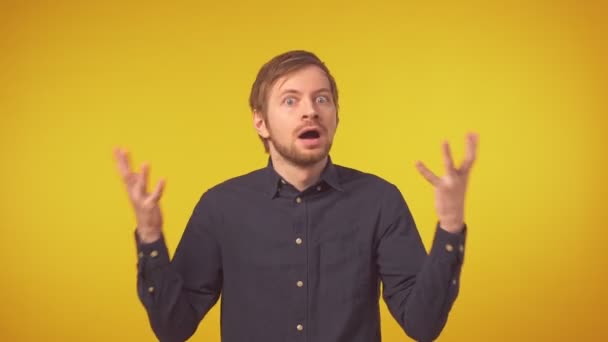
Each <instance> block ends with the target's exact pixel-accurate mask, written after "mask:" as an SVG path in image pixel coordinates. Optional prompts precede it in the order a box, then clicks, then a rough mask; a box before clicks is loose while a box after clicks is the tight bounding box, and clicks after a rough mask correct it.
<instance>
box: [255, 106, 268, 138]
mask: <svg viewBox="0 0 608 342" xmlns="http://www.w3.org/2000/svg"><path fill="white" fill-rule="evenodd" d="M253 127H254V128H255V130H256V131H257V132H258V135H259V136H260V137H262V138H264V139H268V138H269V137H270V133H269V132H268V127H266V119H264V116H263V115H262V113H260V112H259V111H258V110H254V111H253Z"/></svg>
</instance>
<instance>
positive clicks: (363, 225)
mask: <svg viewBox="0 0 608 342" xmlns="http://www.w3.org/2000/svg"><path fill="white" fill-rule="evenodd" d="M249 102H250V105H251V110H252V113H253V125H254V127H255V129H256V130H257V133H258V135H259V136H260V139H261V140H262V141H263V143H264V146H265V148H266V151H267V152H268V153H269V155H270V158H269V162H268V165H267V166H266V167H265V168H262V169H259V170H256V171H253V172H251V173H249V174H246V175H243V176H240V177H237V178H234V179H230V180H228V181H226V182H224V183H222V184H219V185H217V186H215V187H213V188H211V189H209V190H208V191H207V192H205V193H204V194H203V195H202V196H201V198H200V201H199V202H198V203H197V205H196V206H195V208H194V211H193V213H192V216H191V218H190V220H189V221H188V224H187V226H186V229H185V231H184V233H183V236H182V239H181V241H180V243H179V245H178V247H177V249H176V251H175V255H174V257H173V260H171V261H170V259H169V253H168V251H167V247H166V245H165V242H164V239H163V235H162V215H161V212H160V209H159V205H158V202H159V200H160V197H161V194H162V190H163V187H164V181H162V180H161V181H160V182H159V183H158V185H157V186H156V188H155V189H154V190H153V191H152V192H151V193H148V192H147V190H146V187H145V184H146V183H147V178H148V166H147V165H143V166H142V167H141V172H140V173H135V172H134V171H132V170H131V169H130V166H129V162H128V157H127V152H126V151H124V150H121V149H116V150H115V157H116V160H117V164H118V168H119V171H120V173H121V175H122V178H123V180H124V182H125V185H126V187H127V191H128V193H129V196H130V199H131V201H132V204H133V207H134V209H135V214H136V220H137V229H136V234H135V237H136V242H137V249H138V252H139V253H138V255H139V261H138V267H139V268H138V270H139V271H138V292H139V297H140V299H141V302H142V303H143V305H144V306H145V308H146V310H147V313H148V316H149V318H150V322H151V325H152V328H153V330H154V332H155V333H156V336H157V337H158V338H159V339H160V340H161V341H167V342H168V341H184V340H186V339H188V338H189V337H190V336H191V335H192V334H193V333H194V332H195V330H196V328H197V326H198V324H199V323H200V321H201V320H202V319H203V317H204V316H205V314H206V313H207V312H208V310H209V309H210V308H211V307H212V306H213V305H214V304H215V303H216V302H217V300H218V298H219V296H220V294H221V295H222V301H221V335H222V341H224V342H244V341H254V342H262V341H263V342H285V341H309V342H378V341H380V339H381V337H380V312H379V293H380V283H382V284H383V291H382V295H383V298H384V300H385V301H386V303H387V305H388V308H389V309H390V311H391V313H392V315H393V316H394V318H395V319H396V320H397V322H398V323H399V324H400V325H401V327H402V328H403V329H404V331H405V332H406V333H407V334H408V335H409V336H411V337H412V338H414V339H416V340H419V341H431V340H433V339H435V338H436V337H437V336H438V335H439V333H440V332H441V330H442V329H443V327H444V325H445V323H446V320H447V317H448V313H449V311H450V309H451V307H452V304H453V303H454V300H455V299H456V297H457V294H458V288H459V277H460V270H461V266H462V262H463V255H464V241H465V229H466V227H465V223H464V199H465V190H466V185H467V180H468V176H469V173H470V170H471V167H472V165H473V161H474V159H475V151H476V145H477V136H476V135H473V134H470V135H469V136H468V143H467V150H466V156H465V160H464V162H463V164H462V165H461V166H460V168H456V167H455V166H454V164H453V161H452V157H451V155H450V149H449V146H448V145H447V143H444V150H443V153H444V162H445V168H446V175H445V176H443V177H438V176H436V175H434V174H433V173H432V172H431V171H429V170H428V169H427V168H426V167H425V166H424V165H423V164H422V163H418V164H417V167H418V170H419V171H420V173H421V174H422V175H423V176H424V177H425V178H426V179H427V180H428V181H429V182H430V183H431V184H432V185H433V186H434V187H435V193H436V201H435V204H436V209H437V214H438V218H439V222H438V224H437V227H436V234H435V239H434V242H433V246H432V248H431V251H430V254H429V255H428V256H427V254H426V251H425V249H424V246H423V244H422V241H421V239H420V236H419V233H418V230H417V228H416V225H415V223H414V219H413V218H412V215H411V213H410V211H409V209H408V207H407V205H406V203H405V201H404V199H403V197H402V195H401V193H400V192H399V190H398V189H397V188H396V187H395V186H394V185H392V184H391V183H388V182H387V181H384V180H382V179H380V178H379V177H376V176H374V175H370V174H366V173H363V172H360V171H357V170H353V169H349V168H346V167H342V166H338V165H336V164H333V163H332V161H331V158H330V157H329V151H330V149H331V145H332V140H333V137H334V134H335V132H336V127H337V125H338V90H337V87H336V83H335V81H334V79H333V77H332V76H331V74H330V72H329V70H328V69H327V68H326V66H325V65H324V64H323V62H321V61H320V60H319V59H318V58H317V56H315V55H314V54H312V53H309V52H306V51H291V52H287V53H284V54H282V55H279V56H277V57H275V58H273V59H272V60H270V61H269V62H268V63H266V64H265V65H264V66H263V67H262V68H261V70H260V71H259V73H258V76H257V79H256V80H255V82H254V84H253V87H252V91H251V96H250V101H249Z"/></svg>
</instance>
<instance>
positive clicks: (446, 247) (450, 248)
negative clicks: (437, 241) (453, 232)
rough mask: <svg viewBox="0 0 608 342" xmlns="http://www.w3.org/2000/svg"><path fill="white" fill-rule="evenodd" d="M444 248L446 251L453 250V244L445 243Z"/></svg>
mask: <svg viewBox="0 0 608 342" xmlns="http://www.w3.org/2000/svg"><path fill="white" fill-rule="evenodd" d="M445 250H446V251H448V252H451V251H453V250H454V246H452V245H450V244H449V243H448V244H446V245H445Z"/></svg>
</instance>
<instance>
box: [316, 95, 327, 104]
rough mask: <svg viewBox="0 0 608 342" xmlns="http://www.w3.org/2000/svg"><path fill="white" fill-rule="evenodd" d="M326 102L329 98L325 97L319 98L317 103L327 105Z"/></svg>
mask: <svg viewBox="0 0 608 342" xmlns="http://www.w3.org/2000/svg"><path fill="white" fill-rule="evenodd" d="M326 102H327V97H325V96H319V97H317V103H326Z"/></svg>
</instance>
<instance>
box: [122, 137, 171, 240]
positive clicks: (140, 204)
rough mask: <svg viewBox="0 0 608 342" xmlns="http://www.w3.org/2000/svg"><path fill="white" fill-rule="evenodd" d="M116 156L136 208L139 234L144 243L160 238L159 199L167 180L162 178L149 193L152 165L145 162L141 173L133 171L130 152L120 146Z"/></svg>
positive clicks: (160, 216) (161, 224) (161, 222)
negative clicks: (148, 186) (148, 185)
mask: <svg viewBox="0 0 608 342" xmlns="http://www.w3.org/2000/svg"><path fill="white" fill-rule="evenodd" d="M114 158H115V159H116V164H117V166H118V172H119V173H120V176H121V177H122V180H123V182H124V184H125V187H126V189H127V193H128V194H129V199H130V200H131V204H132V205H133V209H134V210H135V218H136V221H137V234H138V235H139V238H140V240H141V241H142V242H144V243H151V242H154V241H156V240H158V239H159V238H160V236H161V232H162V227H163V218H162V214H161V211H160V206H159V200H160V197H161V196H162V193H163V189H164V187H165V180H164V179H161V180H160V181H159V182H158V184H157V185H156V187H155V188H154V191H152V192H151V193H148V191H147V189H146V188H147V184H148V175H149V171H150V166H149V165H148V164H147V163H144V164H142V165H141V167H140V172H139V173H136V172H134V171H132V170H131V166H130V163H129V154H128V152H127V151H126V150H124V149H120V148H115V149H114Z"/></svg>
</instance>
